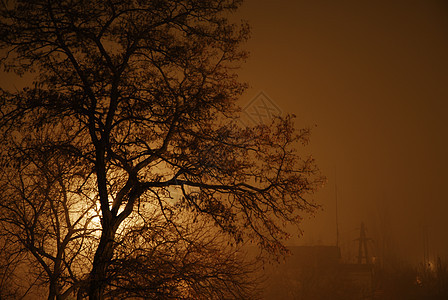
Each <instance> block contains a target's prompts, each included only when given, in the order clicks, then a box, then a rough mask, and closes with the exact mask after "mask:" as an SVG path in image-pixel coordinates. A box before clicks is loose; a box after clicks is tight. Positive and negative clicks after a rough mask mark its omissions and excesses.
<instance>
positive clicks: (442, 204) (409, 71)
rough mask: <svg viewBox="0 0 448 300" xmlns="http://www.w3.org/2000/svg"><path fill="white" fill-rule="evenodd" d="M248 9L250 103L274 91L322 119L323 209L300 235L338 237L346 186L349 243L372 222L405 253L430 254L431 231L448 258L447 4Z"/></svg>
mask: <svg viewBox="0 0 448 300" xmlns="http://www.w3.org/2000/svg"><path fill="white" fill-rule="evenodd" d="M238 16H239V17H240V18H241V19H245V20H247V21H249V23H250V24H251V26H252V39H251V40H250V41H249V43H248V44H247V48H248V49H249V50H250V51H251V56H250V59H249V60H248V61H247V63H246V64H245V65H244V66H243V69H242V71H241V72H240V74H241V78H242V79H243V80H245V81H247V82H248V83H249V84H250V86H251V87H250V89H249V90H248V91H247V92H246V93H245V95H244V97H243V99H242V100H241V104H242V105H243V106H244V104H245V103H248V102H249V101H250V100H251V99H252V97H254V96H255V95H256V94H257V93H258V92H259V91H264V92H265V93H266V94H267V95H269V97H270V98H271V99H272V100H273V101H274V102H275V103H276V104H277V105H278V106H279V107H281V109H282V110H283V111H284V112H290V113H294V114H296V115H297V124H298V125H300V126H314V125H316V126H317V127H315V128H314V129H313V135H312V139H311V145H310V147H308V149H307V151H308V150H309V151H310V152H312V153H313V156H314V157H315V158H316V159H317V162H318V164H319V166H320V168H321V170H322V171H323V173H324V174H325V175H326V176H327V177H328V183H327V185H326V186H325V188H323V189H322V190H321V191H320V192H319V193H318V194H317V195H316V197H315V199H316V201H317V202H319V203H321V204H323V206H324V211H323V212H320V213H318V215H317V216H316V217H315V218H314V219H311V220H308V221H307V222H306V224H305V234H304V236H303V238H301V239H299V240H293V241H291V242H290V243H292V244H323V245H325V244H335V242H336V234H335V223H336V222H335V220H336V218H335V186H336V185H337V189H338V201H339V205H338V207H339V231H340V244H341V247H342V250H343V251H344V249H346V252H347V251H348V249H350V248H353V246H354V245H355V242H354V241H353V239H355V238H356V237H357V236H358V235H359V227H360V222H361V221H364V222H365V224H366V227H367V230H368V235H370V237H372V238H373V239H374V243H376V247H380V244H382V243H383V242H382V241H384V240H388V242H387V244H388V245H389V247H391V248H393V250H394V252H396V255H398V256H401V257H403V259H412V260H414V261H417V260H419V259H421V258H422V257H423V237H422V235H423V234H422V231H423V228H427V229H428V234H429V247H430V252H431V254H432V255H433V256H435V255H440V256H442V257H448V234H447V230H448V215H447V214H448V191H447V186H448V174H447V172H448V158H447V154H448V151H447V150H448V142H447V141H448V125H447V124H446V123H447V121H446V120H447V118H446V115H447V113H448V104H447V100H448V57H447V55H448V5H447V3H446V2H444V1H435V0H433V1H423V0H421V1H355V0H352V1H325V0H320V1H288V0H281V1H272V0H246V2H245V4H244V5H243V7H242V9H241V10H240V11H239V13H238ZM343 254H344V253H343ZM352 254H355V253H352Z"/></svg>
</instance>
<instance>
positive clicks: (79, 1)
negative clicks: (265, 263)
mask: <svg viewBox="0 0 448 300" xmlns="http://www.w3.org/2000/svg"><path fill="white" fill-rule="evenodd" d="M239 5H240V1H236V0H224V1H222V0H212V1H203V0H179V1H165V0H159V1H138V0H134V1H131V0H110V1H95V0H93V1H84V0H58V1H56V0H45V1H44V0H28V1H22V0H16V1H7V0H2V7H1V9H0V18H1V21H0V45H1V47H2V48H3V49H4V51H6V53H7V55H6V56H5V57H4V59H3V60H2V63H3V66H4V67H5V69H6V70H7V71H12V72H15V73H17V74H23V73H25V72H34V73H33V74H35V80H34V83H33V84H32V85H30V86H29V87H28V88H25V89H23V90H22V91H18V92H10V91H2V97H1V106H0V108H1V121H0V128H1V129H2V132H1V133H2V135H1V138H2V144H3V147H2V148H3V149H2V156H3V158H4V160H5V162H4V163H5V164H7V163H8V161H9V159H8V157H10V156H11V155H13V153H16V152H17V153H21V152H23V151H24V152H25V153H27V152H30V151H31V153H42V155H44V156H48V158H47V160H44V161H42V165H41V166H40V168H41V170H45V169H49V170H51V168H52V165H53V156H54V155H56V157H59V156H60V157H64V161H65V164H66V165H67V166H69V169H71V170H72V172H70V171H69V174H68V175H67V182H65V183H64V184H68V186H70V185H72V184H76V182H77V181H75V183H73V182H72V181H73V179H72V178H73V177H76V176H77V175H76V174H77V172H78V173H79V172H80V171H81V173H82V174H83V175H82V178H84V180H85V181H86V184H84V185H80V186H79V187H78V188H77V190H76V192H77V193H79V195H80V197H81V198H82V197H86V199H92V200H95V201H96V202H97V206H95V207H98V208H99V214H100V217H101V224H98V226H96V227H95V226H93V229H92V228H89V230H91V229H92V230H95V229H100V235H99V237H98V238H99V240H98V242H97V243H96V244H95V249H94V255H93V260H92V262H91V269H90V272H89V274H90V275H89V277H88V278H87V279H85V280H84V281H83V282H84V285H83V287H77V289H79V293H78V294H79V295H80V296H83V295H85V294H87V295H88V296H89V298H90V299H102V298H104V297H105V295H106V294H107V293H108V292H109V291H111V290H113V288H111V286H113V285H116V286H119V287H121V288H124V286H125V285H122V283H123V282H125V277H126V276H124V277H123V276H122V275H121V277H119V276H118V275H117V276H116V277H115V278H114V277H109V275H110V274H112V273H113V272H114V271H117V272H119V271H120V270H121V271H124V269H123V267H119V265H117V264H116V263H117V262H119V257H118V256H117V255H118V254H119V251H121V250H119V248H120V246H119V244H120V243H119V241H120V238H121V234H128V230H131V229H132V227H133V226H134V223H132V222H130V220H133V219H134V217H135V214H137V215H139V213H140V212H141V211H144V210H145V206H146V207H147V208H146V209H148V210H150V211H154V210H156V211H158V213H155V214H154V215H156V216H159V217H163V219H164V220H165V223H166V224H170V229H167V231H172V230H175V232H176V234H177V236H178V237H182V236H183V235H185V234H186V235H189V234H191V233H192V232H195V230H196V229H192V230H190V229H189V230H187V231H185V230H183V229H182V228H181V227H182V226H184V228H189V227H188V226H187V225H186V224H188V223H190V222H192V220H200V222H205V223H206V224H212V225H214V226H215V227H216V232H217V234H218V233H219V234H226V235H227V236H229V237H231V239H232V240H233V241H234V242H236V243H239V242H242V241H245V240H250V241H253V242H256V243H258V244H259V246H260V247H262V248H263V249H266V250H268V251H271V252H276V253H278V252H281V251H284V250H285V248H284V247H283V246H282V243H281V241H282V239H284V238H286V237H287V233H286V232H285V230H284V224H285V223H288V222H289V223H293V224H297V225H298V224H299V222H300V219H301V215H302V214H303V213H304V212H313V211H314V209H315V208H316V205H315V204H313V203H312V202H310V200H309V199H308V197H307V196H309V194H312V193H313V192H314V190H315V188H316V187H317V186H318V185H320V184H321V183H322V180H323V179H322V177H321V176H320V175H319V172H318V170H317V168H316V166H315V164H314V161H313V159H312V158H310V157H305V158H303V157H301V156H299V154H298V152H297V150H296V149H297V148H298V146H299V145H300V144H301V143H302V144H305V143H307V141H308V136H309V131H308V130H299V131H298V130H296V129H295V128H294V125H293V118H292V117H289V116H287V117H285V118H276V119H275V120H274V122H273V124H272V126H263V125H260V126H256V127H251V128H249V127H247V128H242V127H241V126H239V125H238V122H237V118H238V111H239V108H238V107H237V106H236V104H235V102H236V100H237V98H238V97H239V96H240V95H241V93H242V92H243V90H244V88H245V84H242V83H239V82H238V81H237V76H236V74H235V73H234V69H235V68H236V67H238V65H239V64H240V63H241V61H242V60H244V59H245V58H246V56H247V53H246V52H244V51H242V50H241V49H240V45H241V43H242V42H244V41H245V40H246V39H247V37H248V34H249V30H248V26H247V25H246V24H244V23H243V24H240V25H235V24H232V23H230V22H229V21H228V15H229V13H231V12H233V11H234V10H235V9H237V8H238V6H239ZM56 165H57V164H56ZM13 167H15V172H17V173H19V174H18V177H17V180H19V181H20V178H21V177H22V176H24V175H23V174H22V173H21V172H22V171H23V168H21V166H20V164H19V165H18V166H13ZM70 167H71V168H70ZM25 171H26V170H25ZM56 174H57V173H56ZM56 177H57V176H56ZM54 180H55V184H56V182H57V180H58V178H54ZM19 181H18V182H19ZM26 183H27V182H26ZM47 183H48V182H46V184H47ZM13 185H14V184H13ZM37 185H40V184H37ZM43 186H44V187H45V185H43ZM62 186H63V185H62V184H59V189H60V190H58V191H57V192H56V193H58V192H59V193H63V187H62ZM174 192H176V193H177V194H178V195H179V196H178V197H175V198H176V199H173V197H172V196H171V195H172V194H173V193H174ZM36 193H37V195H36ZM46 193H48V191H47V190H45V188H44V189H43V190H40V189H36V191H35V192H34V191H33V193H31V194H26V193H25V194H24V195H22V196H25V198H29V197H41V198H42V201H43V203H45V204H42V205H47V202H51V201H48V199H47V198H49V197H48V196H47V195H46ZM46 199H47V200H46ZM24 201H28V200H26V199H24ZM80 201H82V200H80ZM48 205H49V204H48ZM89 211H90V210H89ZM187 212H188V214H187ZM85 215H86V216H87V215H89V216H90V214H89V213H87V208H86V211H85ZM24 216H25V218H31V217H33V216H34V215H31V216H30V215H29V212H28V211H27V212H25V213H24ZM178 216H186V217H184V218H183V219H182V220H181V219H179V218H178ZM174 220H176V222H175V221H174ZM26 222H28V219H27V221H26ZM184 223H185V224H184ZM27 224H28V223H27ZM143 224H144V222H143ZM66 225H67V226H68V227H70V225H69V224H66ZM150 225H151V226H146V225H145V226H140V228H141V229H145V234H149V235H151V233H153V232H154V231H155V228H156V227H154V226H152V225H153V224H150ZM180 225H182V226H180ZM97 227H98V228H97ZM35 228H37V227H36V226H35V225H34V224H32V225H31V229H33V230H34V229H35ZM199 228H201V227H199ZM69 232H70V230H69ZM89 236H91V234H90V233H89ZM60 238H63V237H62V236H61V237H60ZM179 241H183V242H185V239H183V238H181V239H179ZM173 243H174V242H173ZM174 244H176V243H174ZM187 244H188V243H187ZM187 244H185V245H187ZM150 248H151V247H148V249H150ZM215 248H216V247H215ZM179 249H181V250H182V251H183V253H184V254H187V253H189V252H188V251H189V250H188V249H189V248H188V247H187V246H185V247H180V248H179ZM213 249H214V247H209V250H207V251H210V255H211V253H212V252H213ZM166 251H171V250H170V248H166ZM179 251H180V250H179ZM182 251H181V252H182ZM185 251H186V252H185ZM195 253H196V252H195ZM205 253H206V252H205ZM156 254H157V253H156ZM179 255H180V253H179ZM195 255H200V253H196V254H195ZM148 258H149V259H153V260H154V261H160V263H161V264H162V263H163V262H162V261H163V260H159V259H160V256H157V257H155V256H148ZM191 258H192V259H190V258H188V257H187V261H188V263H190V264H192V265H195V264H198V263H199V262H198V261H196V262H195V260H194V259H193V257H191ZM223 261H227V262H228V263H229V266H230V262H231V260H225V259H224V260H223ZM181 262H182V263H183V262H185V261H183V260H180V259H179V260H175V261H174V262H173V264H174V265H175V264H177V263H181ZM136 263H138V264H140V261H138V260H136ZM144 266H145V267H148V265H144ZM208 267H210V265H209V266H207V268H208ZM163 270H164V271H166V272H169V269H166V268H163ZM121 271H120V272H121ZM128 271H131V270H128ZM57 272H60V271H57ZM111 272H112V273H111ZM47 273H48V272H47ZM57 274H58V276H60V274H59V273H57ZM118 278H122V279H120V280H121V282H120V283H117V282H116V281H117V280H119V279H118ZM128 278H129V277H128ZM215 278H216V279H218V278H222V280H223V281H225V279H224V277H221V276H220V275H216V277H215ZM234 278H235V277H234ZM146 279H148V278H146ZM146 279H145V280H146ZM71 280H74V279H71ZM142 281H143V278H142ZM196 282H200V281H196ZM203 282H204V281H203ZM224 285H225V284H224ZM203 287H204V286H203ZM122 290H123V289H122ZM215 296H216V297H220V296H219V295H216V294H215ZM222 297H224V296H222Z"/></svg>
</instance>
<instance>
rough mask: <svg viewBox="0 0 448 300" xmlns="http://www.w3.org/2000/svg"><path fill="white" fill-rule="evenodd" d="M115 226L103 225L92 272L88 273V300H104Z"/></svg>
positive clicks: (112, 251)
mask: <svg viewBox="0 0 448 300" xmlns="http://www.w3.org/2000/svg"><path fill="white" fill-rule="evenodd" d="M115 231H116V227H115V226H110V225H105V224H104V223H103V231H102V233H101V239H100V243H99V245H98V248H97V251H96V252H95V257H94V259H93V266H92V271H91V272H90V282H89V290H88V296H89V299H90V300H101V299H104V291H105V288H106V279H107V278H106V276H107V267H108V266H109V264H110V262H111V260H112V256H113V253H114V237H115Z"/></svg>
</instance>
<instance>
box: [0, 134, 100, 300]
mask: <svg viewBox="0 0 448 300" xmlns="http://www.w3.org/2000/svg"><path fill="white" fill-rule="evenodd" d="M28 134H29V135H31V136H34V137H35V134H36V133H35V132H29V133H28ZM39 135H41V136H40V138H39V139H38V138H37V137H35V138H34V139H31V140H32V141H33V142H35V141H36V140H41V138H42V134H39ZM20 140H21V142H22V143H21V144H20V147H19V145H15V147H11V148H9V149H8V150H12V149H15V150H17V152H11V151H8V152H5V151H3V152H2V158H3V159H2V163H1V167H2V168H1V177H2V180H1V185H0V188H1V190H2V201H1V202H0V226H1V229H2V230H1V234H0V238H1V239H2V240H3V241H5V243H4V247H3V248H4V249H3V251H4V252H3V251H2V254H6V253H8V256H9V258H8V260H9V261H10V264H9V265H10V266H14V267H15V268H14V269H9V273H8V274H7V275H6V276H8V277H9V278H11V277H13V276H20V273H22V274H21V275H22V276H23V275H25V273H26V274H27V275H32V276H31V277H32V278H33V279H32V280H31V282H32V283H33V284H38V285H42V283H46V284H48V289H49V290H48V299H56V297H57V299H64V298H66V297H67V296H68V295H69V294H71V293H72V292H74V291H75V290H77V289H78V288H79V285H80V284H81V283H82V280H83V277H85V276H84V275H85V274H83V270H89V269H90V264H89V256H91V257H90V258H93V255H92V252H91V251H88V249H89V248H91V247H92V245H95V244H97V242H96V241H95V237H94V235H93V233H94V232H95V231H97V230H98V228H95V226H91V223H92V222H94V220H95V218H97V219H98V220H99V217H98V213H96V212H95V206H96V203H95V200H96V199H95V198H90V197H89V196H88V195H85V194H83V193H82V192H80V190H81V189H82V187H83V186H85V185H86V184H88V180H89V176H88V173H87V174H86V173H85V172H83V171H82V170H80V169H79V165H77V163H76V162H75V161H73V160H70V159H69V158H68V157H66V156H61V155H60V154H59V153H57V152H55V151H52V150H51V149H45V151H39V149H40V150H42V148H41V147H39V146H38V145H35V144H31V143H30V141H29V140H28V139H23V140H22V139H20ZM27 140H28V141H27ZM62 158H63V161H62ZM83 190H84V191H85V190H86V189H83ZM24 261H26V262H27V266H26V270H24V268H23V267H24ZM20 265H21V266H22V268H20ZM17 266H19V268H17ZM84 272H85V271H84ZM33 284H31V285H29V286H28V287H25V289H24V291H25V294H26V293H27V292H28V291H29V290H30V289H32V288H33V286H32V285H33ZM22 296H24V292H23V289H22Z"/></svg>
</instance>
